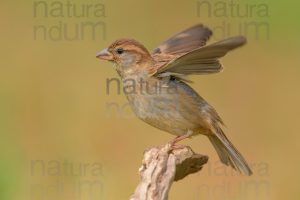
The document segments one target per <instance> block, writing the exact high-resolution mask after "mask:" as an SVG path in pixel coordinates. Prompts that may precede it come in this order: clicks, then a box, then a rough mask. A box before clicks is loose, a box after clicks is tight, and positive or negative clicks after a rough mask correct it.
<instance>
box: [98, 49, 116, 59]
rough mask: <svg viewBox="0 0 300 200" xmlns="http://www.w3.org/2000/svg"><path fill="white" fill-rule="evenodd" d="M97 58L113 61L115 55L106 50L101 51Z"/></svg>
mask: <svg viewBox="0 0 300 200" xmlns="http://www.w3.org/2000/svg"><path fill="white" fill-rule="evenodd" d="M96 58H99V59H102V60H109V61H112V60H113V55H112V54H111V53H110V52H109V51H108V50H107V48H106V49H103V50H102V51H100V52H99V53H97V55H96Z"/></svg>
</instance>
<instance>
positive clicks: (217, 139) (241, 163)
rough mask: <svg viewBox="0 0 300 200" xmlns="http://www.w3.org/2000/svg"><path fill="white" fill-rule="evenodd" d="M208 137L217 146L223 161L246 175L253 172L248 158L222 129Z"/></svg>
mask: <svg viewBox="0 0 300 200" xmlns="http://www.w3.org/2000/svg"><path fill="white" fill-rule="evenodd" d="M220 131H221V132H220ZM208 137H209V140H210V141H211V143H212V144H213V146H214V147H215V149H216V151H217V153H218V155H219V157H220V160H221V162H222V163H224V164H225V165H230V166H231V167H232V168H234V169H235V170H238V171H239V172H241V173H243V174H245V175H248V176H250V175H251V174H252V171H251V169H250V167H249V166H248V164H247V162H246V160H245V159H244V158H243V156H242V155H241V154H240V153H239V152H238V150H237V149H236V148H235V147H234V146H233V144H232V143H231V142H230V141H229V140H228V139H227V137H226V136H225V134H224V133H223V131H222V130H221V129H219V130H218V134H211V135H209V136H208Z"/></svg>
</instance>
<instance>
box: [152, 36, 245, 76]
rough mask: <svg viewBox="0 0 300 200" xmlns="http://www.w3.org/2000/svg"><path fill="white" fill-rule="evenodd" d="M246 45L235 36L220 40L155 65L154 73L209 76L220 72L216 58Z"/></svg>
mask: <svg viewBox="0 0 300 200" xmlns="http://www.w3.org/2000/svg"><path fill="white" fill-rule="evenodd" d="M245 43H246V38H245V37H243V36H237V37H232V38H228V39H225V40H221V41H219V42H216V43H213V44H211V45H208V46H204V47H200V48H198V49H196V50H194V51H192V52H189V53H186V54H184V55H181V56H179V57H175V58H174V59H173V60H171V61H170V62H167V63H163V62H160V63H157V64H156V66H154V68H156V70H157V71H156V73H154V74H153V75H154V76H158V75H159V74H161V73H164V72H169V73H178V74H182V75H190V74H210V73H217V72H220V71H222V65H221V64H220V62H219V60H218V58H220V57H223V56H224V55H226V54H227V53H228V52H229V51H231V50H233V49H235V48H237V47H240V46H242V45H244V44H245Z"/></svg>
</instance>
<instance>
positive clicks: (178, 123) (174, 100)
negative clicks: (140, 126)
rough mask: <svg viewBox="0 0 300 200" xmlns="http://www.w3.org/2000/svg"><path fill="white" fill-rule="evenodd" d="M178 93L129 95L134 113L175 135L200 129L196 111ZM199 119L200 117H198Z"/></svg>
mask: <svg viewBox="0 0 300 200" xmlns="http://www.w3.org/2000/svg"><path fill="white" fill-rule="evenodd" d="M177 95H178V94H166V93H162V94H152V95H151V94H140V95H139V94H135V95H132V96H128V100H129V102H130V104H131V107H132V109H133V111H134V113H135V114H136V115H137V117H139V118H140V119H142V120H143V121H145V122H146V123H148V124H150V125H152V126H154V127H156V128H159V129H161V130H164V131H167V132H169V133H172V134H174V135H183V134H185V133H186V132H187V131H188V130H196V129H199V128H200V127H199V123H195V121H193V120H192V119H193V118H195V113H197V111H196V110H194V113H193V112H191V110H190V109H188V108H186V107H185V104H184V103H183V102H181V100H180V98H179V97H178V96H177ZM198 120H199V118H198Z"/></svg>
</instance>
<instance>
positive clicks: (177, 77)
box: [96, 24, 252, 176]
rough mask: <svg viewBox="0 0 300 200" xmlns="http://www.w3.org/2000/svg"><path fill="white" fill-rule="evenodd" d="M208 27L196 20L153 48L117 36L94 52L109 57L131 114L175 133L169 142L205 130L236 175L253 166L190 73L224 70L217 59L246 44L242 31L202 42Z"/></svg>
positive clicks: (249, 171) (201, 73) (105, 57)
mask: <svg viewBox="0 0 300 200" xmlns="http://www.w3.org/2000/svg"><path fill="white" fill-rule="evenodd" d="M211 36H212V31H211V30H210V29H209V28H208V27H206V26H205V25H203V24H196V25H194V26H192V27H190V28H187V29H185V30H183V31H181V32H179V33H177V34H175V35H173V36H172V37H170V38H169V39H167V40H165V41H164V42H162V43H161V44H160V45H158V47H157V48H155V49H154V50H153V51H152V52H149V51H148V50H147V49H146V47H145V46H144V45H143V44H141V43H140V42H138V41H136V40H135V39H131V38H121V39H117V40H116V41H114V42H113V43H112V44H111V45H109V46H108V47H107V48H105V49H103V50H102V51H100V52H99V53H97V54H96V57H97V58H98V59H101V60H106V61H109V62H112V63H113V65H114V68H115V69H116V71H117V73H118V74H119V76H120V78H121V80H122V83H123V89H124V93H125V95H126V97H127V99H128V101H129V104H130V106H131V108H132V110H133V112H134V113H135V115H136V116H137V117H138V118H139V119H141V120H142V121H144V122H146V123H148V124H150V125H152V126H154V127H156V128H158V129H160V130H163V131H165V132H168V133H171V134H173V135H175V136H176V137H175V138H174V139H173V140H172V141H171V143H172V145H175V144H176V143H177V142H179V141H181V140H183V139H186V138H191V137H193V136H195V135H199V134H202V135H205V136H207V137H208V138H209V140H210V142H211V143H212V145H213V147H214V148H215V150H216V152H217V154H218V156H219V158H220V160H221V162H222V163H223V164H225V165H227V166H231V167H232V168H233V169H235V170H237V171H239V172H240V173H241V174H244V175H248V176H250V175H251V174H252V171H251V169H250V167H249V165H248V164H247V162H246V160H245V159H244V157H243V156H242V155H241V153H240V152H239V151H238V150H237V149H236V148H235V147H234V145H233V144H232V143H231V142H230V140H229V139H228V138H227V137H226V135H225V134H224V132H223V129H222V128H223V126H224V123H223V121H222V119H221V117H220V116H219V114H218V113H217V112H216V110H215V109H214V108H213V107H212V106H211V105H210V104H209V103H208V102H207V101H206V100H205V99H204V98H202V97H201V96H200V95H199V94H198V93H197V92H196V91H195V90H194V89H193V88H192V87H191V84H192V82H191V80H190V79H189V76H190V75H205V74H213V73H218V72H221V71H223V65H222V64H221V63H220V61H219V59H220V58H221V57H223V56H225V55H226V54H227V53H228V52H229V51H231V50H233V49H236V48H238V47H240V46H243V45H244V44H245V43H246V41H247V40H246V38H245V37H244V36H234V37H229V38H226V39H223V40H220V41H218V42H215V43H212V44H208V45H206V43H207V41H208V40H209V38H210V37H211Z"/></svg>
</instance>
